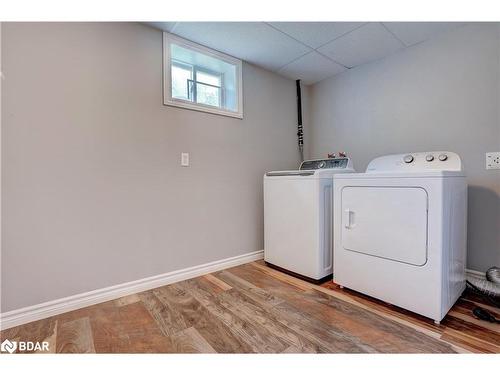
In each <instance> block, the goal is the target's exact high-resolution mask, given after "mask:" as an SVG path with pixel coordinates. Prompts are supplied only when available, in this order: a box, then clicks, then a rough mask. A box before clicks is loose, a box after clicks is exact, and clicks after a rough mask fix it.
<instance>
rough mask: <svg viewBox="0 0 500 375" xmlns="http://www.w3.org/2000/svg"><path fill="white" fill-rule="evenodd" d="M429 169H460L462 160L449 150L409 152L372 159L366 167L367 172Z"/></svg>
mask: <svg viewBox="0 0 500 375" xmlns="http://www.w3.org/2000/svg"><path fill="white" fill-rule="evenodd" d="M429 170H441V171H462V161H461V160H460V156H458V155H457V154H456V153H454V152H450V151H429V152H411V153H407V154H398V155H387V156H381V157H379V158H376V159H373V160H372V161H371V162H370V164H368V168H367V169H366V171H367V172H378V171H401V172H404V171H407V172H420V171H429Z"/></svg>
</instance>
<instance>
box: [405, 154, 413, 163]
mask: <svg viewBox="0 0 500 375" xmlns="http://www.w3.org/2000/svg"><path fill="white" fill-rule="evenodd" d="M403 161H404V162H405V163H407V164H408V163H411V162H412V161H413V156H412V155H406V156H405V157H404V158H403Z"/></svg>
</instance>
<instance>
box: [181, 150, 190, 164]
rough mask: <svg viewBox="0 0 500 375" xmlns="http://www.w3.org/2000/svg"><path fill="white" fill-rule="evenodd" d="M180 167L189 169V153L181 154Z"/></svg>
mask: <svg viewBox="0 0 500 375" xmlns="http://www.w3.org/2000/svg"><path fill="white" fill-rule="evenodd" d="M181 166H182V167H189V153H188V152H183V153H181Z"/></svg>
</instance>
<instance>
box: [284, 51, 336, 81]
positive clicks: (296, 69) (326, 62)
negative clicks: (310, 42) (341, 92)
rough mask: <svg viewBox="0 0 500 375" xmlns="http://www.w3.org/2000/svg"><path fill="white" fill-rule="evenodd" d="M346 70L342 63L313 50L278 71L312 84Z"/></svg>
mask: <svg viewBox="0 0 500 375" xmlns="http://www.w3.org/2000/svg"><path fill="white" fill-rule="evenodd" d="M344 70H346V68H344V67H343V66H342V65H339V64H337V63H335V62H333V61H331V60H330V59H327V58H326V57H324V56H322V55H321V54H319V53H317V52H315V51H313V52H309V53H308V54H307V55H305V56H302V57H300V58H298V59H297V60H295V61H292V62H291V63H290V64H288V65H286V66H284V67H283V68H282V69H280V70H279V71H278V73H279V74H281V75H283V76H285V77H288V78H291V79H300V80H301V81H302V82H303V83H305V84H306V85H310V84H313V83H316V82H319V81H321V80H323V79H325V78H328V77H331V76H333V75H335V74H337V73H340V72H342V71H344Z"/></svg>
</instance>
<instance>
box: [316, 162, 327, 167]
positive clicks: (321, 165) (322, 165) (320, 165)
mask: <svg viewBox="0 0 500 375" xmlns="http://www.w3.org/2000/svg"><path fill="white" fill-rule="evenodd" d="M325 165H326V163H325V162H324V161H322V162H320V163H319V164H318V168H325Z"/></svg>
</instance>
